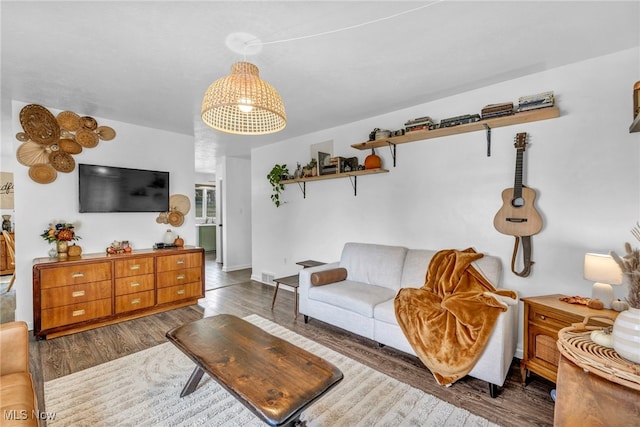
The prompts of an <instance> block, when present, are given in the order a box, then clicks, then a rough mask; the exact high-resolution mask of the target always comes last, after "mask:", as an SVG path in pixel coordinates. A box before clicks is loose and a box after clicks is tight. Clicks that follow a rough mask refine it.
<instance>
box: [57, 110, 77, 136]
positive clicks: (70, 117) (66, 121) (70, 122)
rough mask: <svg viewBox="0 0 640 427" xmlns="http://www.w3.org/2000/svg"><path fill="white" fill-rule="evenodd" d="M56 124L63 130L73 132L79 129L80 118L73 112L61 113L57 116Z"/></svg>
mask: <svg viewBox="0 0 640 427" xmlns="http://www.w3.org/2000/svg"><path fill="white" fill-rule="evenodd" d="M58 124H59V125H60V127H61V128H62V129H64V130H69V131H71V132H75V131H77V130H78V129H79V128H80V116H79V115H77V114H76V113H74V112H73V111H63V112H61V113H60V114H58Z"/></svg>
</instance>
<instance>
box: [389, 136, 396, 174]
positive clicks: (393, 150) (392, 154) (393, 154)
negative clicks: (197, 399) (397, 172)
mask: <svg viewBox="0 0 640 427" xmlns="http://www.w3.org/2000/svg"><path fill="white" fill-rule="evenodd" d="M387 144H389V150H390V151H391V157H393V167H394V168H395V167H396V144H394V143H393V142H391V141H387Z"/></svg>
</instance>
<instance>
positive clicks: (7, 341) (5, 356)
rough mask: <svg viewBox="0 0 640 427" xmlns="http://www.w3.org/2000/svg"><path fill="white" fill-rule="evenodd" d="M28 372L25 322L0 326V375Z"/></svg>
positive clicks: (27, 335)
mask: <svg viewBox="0 0 640 427" xmlns="http://www.w3.org/2000/svg"><path fill="white" fill-rule="evenodd" d="M19 372H29V330H28V329H27V324H26V323H25V322H10V323H4V324H2V325H0V375H7V374H14V373H19Z"/></svg>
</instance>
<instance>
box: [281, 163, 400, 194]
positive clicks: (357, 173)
mask: <svg viewBox="0 0 640 427" xmlns="http://www.w3.org/2000/svg"><path fill="white" fill-rule="evenodd" d="M386 172H389V171H388V170H387V169H382V168H377V169H364V170H358V171H351V172H341V173H332V174H327V175H317V176H312V177H309V178H295V179H283V180H282V181H280V183H281V184H295V183H297V184H298V185H300V189H301V190H302V196H303V198H306V197H307V186H306V184H307V182H309V181H322V180H325V179H337V178H349V179H350V180H351V185H352V186H353V195H354V196H357V194H358V193H357V189H358V177H359V176H361V175H373V174H377V173H386Z"/></svg>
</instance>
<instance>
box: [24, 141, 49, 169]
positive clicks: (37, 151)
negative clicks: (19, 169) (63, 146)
mask: <svg viewBox="0 0 640 427" xmlns="http://www.w3.org/2000/svg"><path fill="white" fill-rule="evenodd" d="M50 153H51V150H50V149H49V147H48V146H47V145H42V144H37V143H35V142H33V141H27V142H23V143H22V144H20V146H19V147H18V149H17V150H16V158H17V159H18V162H19V163H20V164H21V165H23V166H33V165H35V164H38V163H49V154H50Z"/></svg>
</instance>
